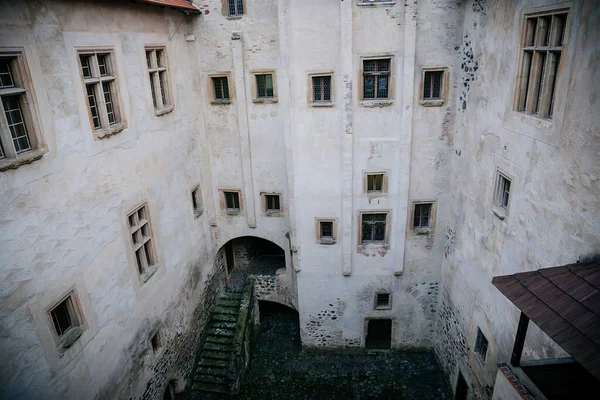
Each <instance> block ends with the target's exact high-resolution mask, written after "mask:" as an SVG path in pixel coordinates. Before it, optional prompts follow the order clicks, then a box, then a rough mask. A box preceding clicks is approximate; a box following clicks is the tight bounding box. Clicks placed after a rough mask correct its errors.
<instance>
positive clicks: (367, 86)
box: [363, 76, 375, 99]
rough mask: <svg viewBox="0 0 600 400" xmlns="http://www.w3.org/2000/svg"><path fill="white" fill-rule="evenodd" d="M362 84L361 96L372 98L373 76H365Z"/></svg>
mask: <svg viewBox="0 0 600 400" xmlns="http://www.w3.org/2000/svg"><path fill="white" fill-rule="evenodd" d="M363 86H364V90H363V91H364V93H363V98H365V99H374V98H375V76H365V79H364V85H363Z"/></svg>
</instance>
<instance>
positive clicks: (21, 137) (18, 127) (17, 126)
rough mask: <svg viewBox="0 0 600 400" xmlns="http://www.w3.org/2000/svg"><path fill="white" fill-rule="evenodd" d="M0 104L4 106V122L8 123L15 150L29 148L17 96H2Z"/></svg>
mask: <svg viewBox="0 0 600 400" xmlns="http://www.w3.org/2000/svg"><path fill="white" fill-rule="evenodd" d="M2 105H3V106H4V113H5V115H6V122H7V123H8V128H9V130H10V134H11V137H12V140H13V146H14V148H15V152H16V153H17V154H20V153H24V152H26V151H29V150H31V143H30V141H29V136H28V135H27V128H26V127H25V121H24V119H23V113H22V110H21V104H20V99H19V96H4V97H2Z"/></svg>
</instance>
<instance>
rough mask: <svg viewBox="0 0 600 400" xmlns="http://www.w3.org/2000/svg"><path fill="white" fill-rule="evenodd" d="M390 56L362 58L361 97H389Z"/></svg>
mask: <svg viewBox="0 0 600 400" xmlns="http://www.w3.org/2000/svg"><path fill="white" fill-rule="evenodd" d="M390 64H391V59H390V58H383V59H378V60H363V99H387V98H389V80H390Z"/></svg>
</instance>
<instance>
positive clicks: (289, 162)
mask: <svg viewBox="0 0 600 400" xmlns="http://www.w3.org/2000/svg"><path fill="white" fill-rule="evenodd" d="M157 3H161V4H157ZM164 3H168V5H169V6H168V7H164ZM598 18H600V9H599V7H598V6H597V5H596V4H595V2H594V1H592V0H580V1H573V2H567V3H561V2H556V1H549V0H535V1H534V0H531V1H515V2H508V1H507V2H505V1H501V0H496V1H493V0H487V1H482V0H473V1H451V0H443V1H439V0H420V1H418V2H401V1H377V0H371V1H367V0H364V1H362V0H346V1H339V0H326V1H324V0H319V1H317V0H303V1H291V0H239V1H221V0H200V1H197V0H194V1H193V4H190V3H188V2H186V1H183V0H182V1H170V2H169V1H150V0H148V1H142V0H139V1H134V2H131V1H119V0H111V1H103V2H97V1H96V2H94V1H78V2H73V1H68V0H40V1H36V2H25V3H23V4H20V5H18V6H17V5H15V4H14V2H9V1H0V83H1V85H0V96H1V97H2V106H3V113H2V117H1V118H0V143H1V146H2V147H1V149H2V153H1V154H0V193H1V195H0V212H1V213H0V215H1V216H2V218H1V219H0V221H1V229H0V232H1V235H0V254H2V256H1V257H2V260H1V263H0V271H1V272H2V276H3V283H2V285H1V286H0V289H1V290H0V296H1V299H2V301H1V305H0V310H1V313H2V314H1V315H2V324H1V327H2V328H1V329H2V338H3V340H2V342H1V343H0V351H1V353H2V354H3V356H4V357H3V358H4V359H5V360H6V361H5V363H4V364H3V366H2V367H1V369H0V387H1V388H2V389H1V391H0V397H2V398H5V397H6V398H36V397H40V396H41V394H42V393H44V397H45V398H74V399H79V398H129V397H132V398H157V397H160V396H162V395H163V393H164V391H165V388H167V387H168V386H169V387H170V388H171V389H172V390H174V391H182V390H184V388H185V386H186V384H187V383H189V382H188V380H189V375H190V372H191V370H192V368H193V362H194V356H195V350H196V349H197V347H198V344H199V343H200V342H201V341H202V330H203V327H204V325H205V324H206V321H207V318H208V315H209V313H210V309H211V306H212V304H213V301H214V298H215V296H216V295H217V294H218V293H219V292H220V291H222V290H224V289H223V288H224V287H225V282H226V279H227V276H228V273H229V272H230V270H231V269H232V268H234V267H235V265H236V263H237V261H236V260H237V259H238V258H240V257H242V258H243V257H244V255H245V254H249V253H251V251H250V250H247V251H246V250H244V251H242V250H239V249H238V250H236V251H235V256H231V257H230V256H229V253H228V250H227V249H228V244H229V243H231V242H232V240H234V239H237V238H241V237H246V236H253V237H258V238H262V239H266V240H268V241H270V242H273V243H274V244H276V245H277V246H279V247H280V248H281V249H283V251H284V254H285V268H284V269H281V270H279V271H277V274H276V276H275V278H274V281H275V285H276V287H277V290H276V293H275V294H273V295H272V296H271V297H269V299H271V300H275V301H279V302H282V303H284V304H286V305H288V306H290V307H293V308H295V309H296V310H297V311H298V312H299V316H300V328H301V337H302V342H303V345H304V346H309V347H326V348H342V347H356V348H362V347H365V346H366V347H372V345H373V344H375V345H374V346H375V347H377V345H378V344H382V343H383V346H384V347H391V348H395V349H435V351H436V354H437V355H438V358H439V360H440V363H441V365H442V367H443V368H444V370H445V371H446V373H447V374H448V377H449V379H450V381H451V382H452V384H454V383H455V382H456V381H457V377H458V375H459V373H460V375H461V376H462V377H463V379H464V380H466V382H467V384H468V385H469V388H470V396H471V397H472V398H488V397H490V396H491V390H492V387H493V382H494V377H495V376H496V364H497V363H498V362H499V361H502V360H506V359H508V358H509V355H510V351H511V340H512V337H513V336H514V332H515V330H516V326H517V319H518V312H517V310H515V309H513V308H512V306H511V304H510V303H509V302H508V301H507V300H506V299H505V298H504V297H503V296H502V295H501V294H500V293H499V292H498V291H497V290H495V289H494V288H493V287H492V285H491V279H492V277H493V276H496V275H502V274H510V273H515V272H518V271H527V270H535V269H538V268H541V267H547V266H551V265H562V264H567V263H569V262H575V261H577V260H579V259H582V260H583V259H586V258H589V257H593V256H594V255H596V254H598V253H599V252H600V240H599V239H598V238H599V237H600V215H599V214H600V204H599V200H598V198H599V197H600V196H599V194H600V187H599V185H600V183H599V179H600V156H598V154H599V151H600V149H599V147H600V136H599V134H598V132H599V131H600V129H599V127H600V116H599V115H600V114H599V113H598V112H597V110H598V101H600V100H597V98H598V96H597V94H598V92H599V91H600V87H599V86H598V84H597V83H596V82H598V81H600V79H598V78H599V77H597V76H596V75H597V74H598V72H597V71H596V69H595V68H594V65H596V64H597V62H598V59H599V58H600V47H599V45H598V39H599V38H600V32H599V28H598V27H597V25H598V24H594V22H595V21H597V20H598ZM232 260H233V261H232ZM382 330H383V331H385V332H384V334H380V333H378V332H380V331H382ZM530 335H533V338H534V339H533V340H529V341H528V343H529V344H530V347H529V348H527V349H526V354H530V355H540V354H543V355H545V356H551V355H554V354H560V349H559V348H557V346H556V345H554V344H553V343H551V341H550V340H549V339H544V336H543V335H542V334H541V333H539V332H538V333H536V331H535V329H534V328H533V327H532V329H530ZM538 337H539V338H538ZM476 344H477V345H476ZM171 389H169V390H171Z"/></svg>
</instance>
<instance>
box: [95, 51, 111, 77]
mask: <svg viewBox="0 0 600 400" xmlns="http://www.w3.org/2000/svg"><path fill="white" fill-rule="evenodd" d="M107 59H108V56H107V55H106V54H98V68H99V69H100V76H107V75H110V70H109V66H108V61H107Z"/></svg>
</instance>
